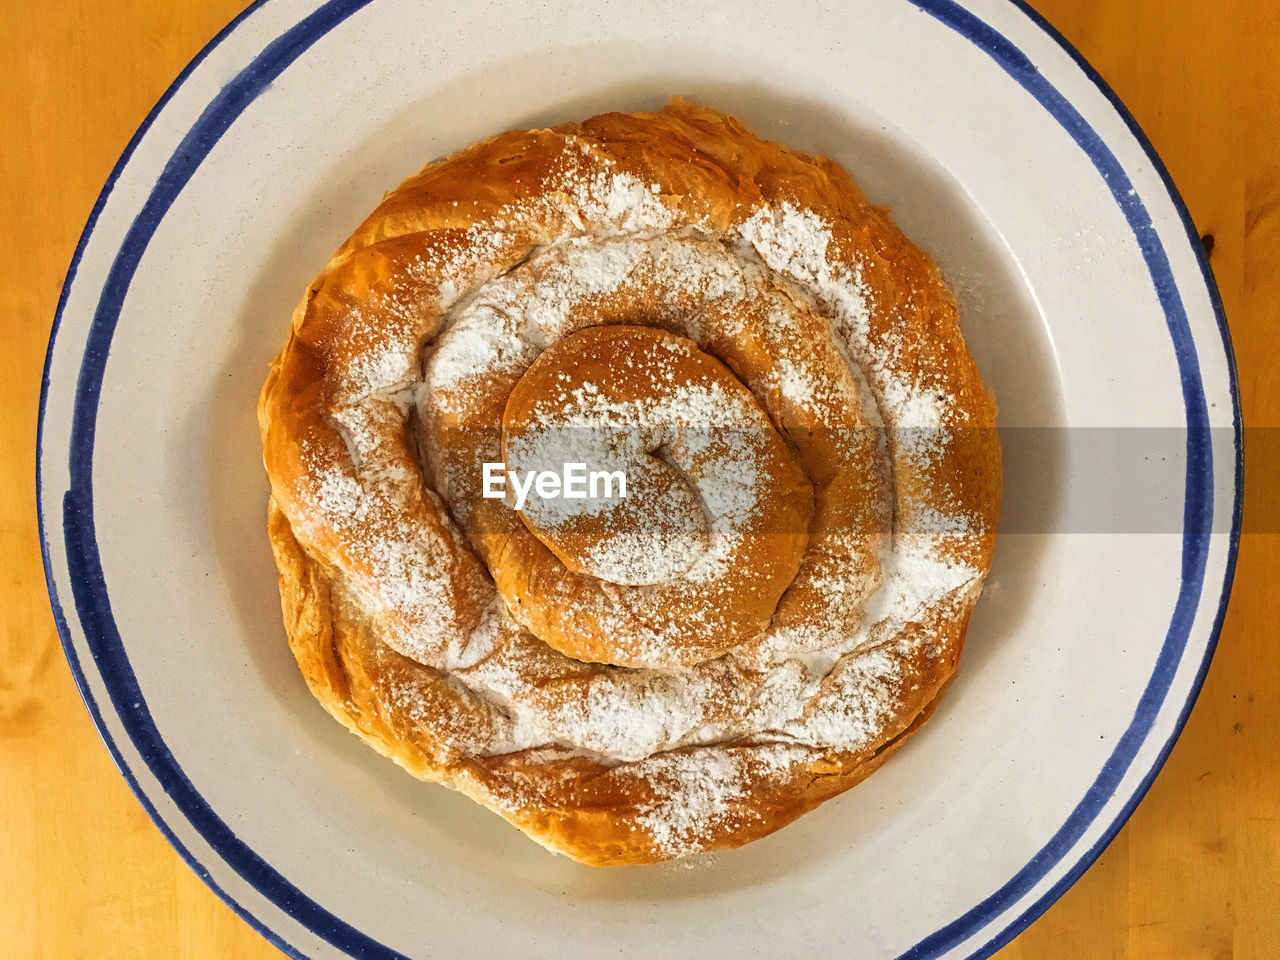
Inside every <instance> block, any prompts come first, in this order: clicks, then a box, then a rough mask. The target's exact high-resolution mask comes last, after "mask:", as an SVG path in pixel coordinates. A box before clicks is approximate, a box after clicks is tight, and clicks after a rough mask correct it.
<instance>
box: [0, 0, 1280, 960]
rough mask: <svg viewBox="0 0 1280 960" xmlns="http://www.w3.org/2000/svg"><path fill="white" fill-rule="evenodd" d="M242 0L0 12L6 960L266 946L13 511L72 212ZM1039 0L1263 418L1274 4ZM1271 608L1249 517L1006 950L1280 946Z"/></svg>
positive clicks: (1277, 262)
mask: <svg viewBox="0 0 1280 960" xmlns="http://www.w3.org/2000/svg"><path fill="white" fill-rule="evenodd" d="M243 2H244V0H81V2H69V0H8V2H6V3H4V4H3V5H2V9H0V58H2V62H3V63H5V64H6V68H5V75H6V78H7V79H6V81H5V86H6V89H5V98H4V104H3V111H2V112H0V200H2V201H3V203H2V205H0V224H2V234H0V235H2V236H3V241H4V242H3V245H2V246H0V344H2V346H0V543H2V544H3V550H4V556H5V562H4V565H3V568H2V569H0V610H2V611H3V616H2V617H0V958H5V960H8V958H48V960H77V958H92V960H110V958H127V960H142V958H157V960H173V958H178V957H181V958H191V960H213V958H218V960H226V958H234V960H250V958H257V957H264V958H269V957H278V956H279V954H278V953H277V952H276V951H275V949H274V948H273V947H271V946H269V945H268V944H267V943H266V941H265V940H263V939H261V937H259V935H258V934H257V933H255V932H254V931H253V930H251V929H250V928H249V927H248V926H247V925H246V924H245V923H244V922H243V921H241V920H240V919H239V918H237V917H236V916H235V915H234V914H232V912H231V911H230V910H229V909H228V908H227V907H226V906H224V905H223V904H222V903H221V902H220V901H219V900H218V899H217V897H215V896H214V895H213V894H212V893H211V892H210V891H209V890H208V889H206V888H205V886H204V885H203V883H201V882H200V880H198V879H197V878H196V876H195V874H193V873H192V872H191V871H190V870H189V869H188V868H187V867H186V866H185V865H184V864H183V863H182V862H181V861H180V860H179V859H178V856H177V855H176V854H175V853H174V851H173V850H172V849H171V848H170V847H169V845H168V844H167V843H166V842H165V841H164V839H163V838H162V837H161V835H160V833H159V831H157V830H156V828H155V827H154V826H152V824H151V823H150V821H149V820H148V819H147V816H146V814H145V813H143V811H142V808H141V807H140V806H139V804H138V802H137V801H136V800H135V799H134V798H133V796H132V794H130V792H129V790H128V788H127V787H126V786H125V783H124V781H123V780H122V779H121V777H120V776H119V774H118V773H117V772H116V770H115V768H114V767H113V766H112V763H111V760H110V758H109V757H108V755H107V751H106V750H105V749H104V748H103V746H102V745H101V743H100V741H99V740H98V737H97V735H96V733H95V731H94V729H93V726H92V724H91V723H90V721H89V717H88V714H87V713H86V712H85V710H84V708H83V706H82V705H81V703H80V698H79V696H78V695H77V693H76V690H75V688H74V686H73V685H72V682H71V675H70V673H69V671H68V669H67V667H66V664H65V662H64V661H63V658H62V653H61V650H60V648H59V644H58V638H57V635H56V633H55V631H54V625H53V620H52V618H51V616H50V613H49V607H48V604H47V601H46V597H45V590H44V578H43V575H42V573H41V566H40V555H39V548H38V540H37V533H36V521H35V514H34V507H33V505H34V502H35V489H34V478H33V457H34V448H35V431H36V405H37V398H38V396H39V392H40V372H41V363H42V360H43V357H44V350H45V343H46V340H47V338H48V333H49V325H50V321H51V320H52V317H53V313H54V308H55V305H56V303H57V299H58V292H59V289H60V287H61V284H62V279H63V275H64V273H65V271H66V268H67V264H68V263H69V261H70V258H71V254H72V251H73V249H74V247H75V244H76V240H77V238H78V236H79V234H80V230H81V228H82V226H83V225H84V222H85V220H86V218H87V217H88V215H89V211H90V209H91V207H92V206H93V202H94V198H95V197H96V196H97V194H98V191H99V189H100V188H101V187H102V184H103V182H104V181H105V179H106V176H107V173H108V171H109V170H110V169H111V166H112V164H114V162H115V160H116V158H117V157H118V156H119V154H120V152H121V150H122V149H123V148H124V146H125V144H126V142H127V141H128V139H129V137H130V136H131V135H132V133H133V131H134V130H135V128H136V127H137V126H138V124H139V123H140V122H141V120H142V119H143V117H144V116H145V115H146V113H147V111H148V110H149V109H150V108H151V106H152V105H153V104H154V103H155V101H156V99H157V98H158V97H159V96H160V94H161V93H162V91H163V90H164V89H165V87H166V86H167V85H168V84H169V83H170V81H172V80H173V78H174V77H175V76H176V75H177V73H178V72H179V70H181V69H182V67H183V66H184V65H185V64H186V63H187V62H188V61H189V60H190V59H191V57H192V56H193V55H194V54H195V53H196V52H197V51H198V50H199V49H200V47H201V46H203V45H204V43H205V42H206V41H208V40H209V39H210V38H211V37H212V36H213V35H214V34H215V33H216V32H217V31H218V30H219V29H220V28H221V27H222V26H223V25H224V24H225V23H226V22H227V21H228V20H230V19H231V18H232V17H233V16H234V15H235V14H236V13H237V12H239V10H240V8H241V7H242V6H243ZM513 2H514V0H513ZM1035 5H1036V6H1037V7H1038V8H1039V9H1040V11H1041V12H1042V13H1043V14H1044V15H1045V16H1046V17H1047V19H1048V20H1049V21H1050V22H1052V23H1053V24H1054V25H1055V26H1056V27H1057V28H1058V29H1059V30H1061V31H1062V32H1063V33H1064V34H1065V35H1066V36H1067V38H1068V39H1069V40H1071V41H1072V42H1073V43H1074V44H1075V45H1076V46H1077V47H1078V48H1079V49H1080V50H1081V51H1082V52H1083V53H1084V55H1085V56H1086V57H1087V58H1088V59H1089V61H1090V62H1091V63H1093V65H1094V66H1095V67H1096V68H1097V69H1098V70H1099V72H1101V74H1102V75H1103V77H1105V78H1106V79H1107V81H1108V82H1109V83H1110V84H1111V85H1112V87H1113V88H1114V89H1115V90H1116V91H1117V92H1118V93H1119V95H1120V97H1121V99H1122V100H1123V101H1124V102H1125V103H1126V104H1127V105H1128V106H1129V108H1130V110H1131V111H1132V112H1133V114H1134V115H1135V116H1136V117H1137V119H1138V121H1139V123H1141V125H1142V126H1143V128H1144V129H1145V130H1146V132H1147V134H1148V135H1149V136H1150V138H1151V140H1152V141H1153V142H1154V144H1155V146H1156V149H1157V150H1158V151H1159V152H1160V154H1161V156H1162V157H1163V158H1164V160H1165V163H1166V164H1167V165H1168V167H1169V169H1170V171H1171V173H1172V174H1173V178H1174V181H1175V182H1176V183H1177V184H1178V186H1179V188H1180V189H1181V191H1182V195H1183V196H1184V197H1185V198H1186V201H1187V204H1188V206H1189V207H1190V209H1191V213H1192V215H1193V216H1194V218H1195V221H1196V224H1197V225H1198V227H1199V229H1200V232H1201V233H1202V234H1207V235H1210V236H1212V237H1213V247H1212V251H1213V253H1212V264H1213V267H1214V271H1215V273H1216V274H1217V278H1218V285H1219V287H1220V288H1221V291H1222V299H1223V301H1224V303H1225V304H1226V310H1227V316H1228V317H1229V318H1230V322H1231V331H1232V336H1233V337H1234V340H1235V348H1236V356H1237V358H1238V360H1239V367H1240V392H1241V399H1242V401H1243V404H1244V416H1245V423H1246V424H1247V425H1249V426H1252V427H1272V428H1280V2H1277V0H1037V2H1036V4H1035ZM1273 449H1274V447H1273ZM1248 472H1249V476H1248V482H1247V485H1246V486H1247V494H1246V507H1245V509H1246V527H1248V525H1249V518H1250V517H1259V516H1260V515H1261V512H1260V511H1259V509H1258V507H1257V505H1258V504H1264V503H1270V502H1271V501H1270V500H1269V498H1274V497H1275V496H1276V495H1277V490H1278V489H1280V478H1278V477H1277V476H1276V472H1275V458H1271V463H1270V464H1268V463H1267V458H1264V457H1255V458H1252V459H1251V460H1250V465H1249V468H1248ZM1268 472H1269V475H1268ZM1265 512H1268V513H1269V514H1270V515H1271V516H1272V517H1273V518H1274V517H1275V516H1276V511H1275V510H1274V509H1270V510H1267V511H1265ZM1278 622H1280V536H1277V535H1275V533H1270V534H1268V533H1249V534H1246V536H1245V537H1244V538H1243V542H1242V543H1241V547H1240V560H1239V567H1238V571H1237V573H1236V584H1235V591H1234V595H1233V597H1232V601H1231V606H1230V610H1229V611H1228V614H1227V619H1226V624H1225V627H1224V629H1223V632H1222V639H1221V643H1220V645H1219V648H1218V653H1217V656H1216V658H1215V659H1214V662H1213V666H1212V668H1211V670H1210V671H1209V676H1208V680H1207V683H1206V685H1205V688H1204V692H1203V693H1202V694H1201V695H1200V700H1199V702H1198V704H1197V705H1196V708H1195V710H1194V712H1193V713H1192V715H1191V719H1190V722H1189V723H1188V725H1187V728H1186V732H1185V733H1184V734H1183V736H1182V738H1181V740H1180V741H1179V743H1178V745H1177V747H1176V749H1175V750H1174V751H1173V754H1172V756H1171V757H1170V759H1169V762H1168V764H1167V766H1166V767H1165V769H1164V771H1163V772H1162V773H1161V774H1160V776H1159V778H1158V779H1157V780H1156V782H1155V785H1154V787H1153V788H1152V790H1151V792H1150V794H1149V795H1148V796H1147V798H1146V799H1145V800H1144V801H1143V803H1142V805H1141V806H1140V807H1139V808H1138V810H1137V812H1136V814H1135V815H1134V816H1133V818H1132V820H1131V821H1130V822H1129V824H1128V825H1127V826H1126V827H1125V828H1124V829H1123V831H1122V832H1121V833H1120V835H1119V836H1118V838H1117V839H1116V840H1115V842H1114V843H1112V844H1111V846H1110V848H1109V849H1108V850H1107V852H1106V853H1105V854H1104V855H1103V857H1102V858H1101V859H1100V860H1099V861H1098V863H1097V864H1095V865H1094V866H1093V867H1092V868H1091V869H1090V870H1089V871H1088V872H1087V873H1086V874H1085V876H1084V877H1083V878H1082V879H1081V880H1080V882H1079V883H1077V884H1076V885H1075V886H1074V887H1073V888H1072V889H1071V890H1070V891H1069V892H1068V893H1067V894H1066V896H1064V897H1063V898H1062V900H1061V901H1059V902H1058V903H1057V904H1056V905H1055V906H1053V907H1052V908H1050V910H1049V911H1048V912H1047V913H1046V914H1045V915H1044V916H1043V917H1042V918H1041V919H1039V920H1038V921H1037V922H1036V923H1035V924H1033V925H1032V926H1031V927H1030V928H1029V929H1028V930H1027V931H1026V932H1025V933H1023V934H1022V936H1021V937H1019V938H1018V939H1017V940H1016V941H1014V942H1013V943H1012V944H1010V945H1009V946H1008V947H1006V948H1005V950H1004V951H1003V952H1002V953H1000V954H999V956H1000V957H1001V958H1002V960H1107V958H1117V960H1121V958H1122V960H1275V958H1278V957H1280V906H1278V903H1280V900H1278V899H1277V898H1278V896H1280V689H1278V687H1280V683H1278V677H1280V670H1278V669H1277V661H1276V644H1275V642H1274V640H1275V637H1276V634H1277V623H1278ZM851 960H856V958H851Z"/></svg>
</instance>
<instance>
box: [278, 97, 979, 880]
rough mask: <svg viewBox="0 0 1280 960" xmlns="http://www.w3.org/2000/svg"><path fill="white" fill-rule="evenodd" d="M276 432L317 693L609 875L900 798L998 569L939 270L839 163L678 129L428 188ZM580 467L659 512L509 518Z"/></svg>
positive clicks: (402, 203) (592, 137)
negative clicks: (490, 472) (882, 782)
mask: <svg viewBox="0 0 1280 960" xmlns="http://www.w3.org/2000/svg"><path fill="white" fill-rule="evenodd" d="M258 409H259V422H260V426H261V431H262V440H263V449H264V458H265V463H266V467H267V471H268V474H269V476H270V480H271V501H270V505H269V512H270V516H269V532H270V537H271V542H272V546H273V548H274V551H275V555H276V560H277V563H278V566H279V569H280V592H281V598H282V602H283V609H284V618H285V624H286V627H287V630H288V634H289V642H290V645H291V647H292V649H293V652H294V654H295V656H296V658H297V660H298V664H299V666H300V667H301V669H302V672H303V674H304V675H305V677H306V680H307V683H308V684H309V685H310V688H311V690H312V691H313V693H314V694H315V696H316V697H317V699H318V700H319V701H320V702H321V703H322V704H323V705H324V706H325V707H326V709H328V711H329V712H330V713H331V714H333V716H335V717H336V718H337V719H338V720H340V721H341V722H342V723H343V724H345V725H346V726H347V727H348V728H349V729H350V730H351V731H353V732H354V733H356V734H358V735H359V736H360V737H362V738H363V739H364V740H366V741H367V742H368V743H369V744H370V745H372V746H373V747H374V748H375V749H377V750H379V751H380V752H382V753H383V754H385V755H386V756H388V757H391V758H392V759H394V760H395V761H396V762H398V763H399V764H400V765H401V766H403V767H404V768H405V769H406V770H408V771H409V772H411V773H413V774H414V775H416V776H418V777H421V778H423V779H426V780H433V781H438V782H441V783H445V784H447V785H449V786H451V787H453V788H455V789H457V790H460V791H462V792H463V793H465V794H466V795H468V796H469V797H471V798H472V799H474V800H476V801H477V802H479V803H482V804H484V805H485V806H487V807H489V808H490V809H492V810H493V811H495V812H497V813H498V814H500V815H501V816H503V817H505V818H506V819H507V820H509V821H510V822H511V823H513V824H515V825H516V826H517V827H519V828H520V829H521V830H523V831H524V832H525V833H527V834H528V835H529V836H531V837H532V838H533V839H535V840H537V841H538V842H540V843H542V844H543V845H544V846H546V847H548V848H550V849H552V850H555V851H559V852H561V853H564V854H567V855H569V856H570V857H573V858H575V859H577V860H580V861H583V862H585V863H591V864H622V863H650V862H656V861H661V860H667V859H671V858H673V857H677V856H682V855H685V854H688V853H692V852H695V851H701V850H712V849H718V848H727V847H734V846H739V845H741V844H744V843H746V842H748V841H751V840H754V839H757V838H759V837H762V836H764V835H766V834H768V833H770V832H772V831H774V830H777V829H778V828H779V827H781V826H783V825H785V824H787V823H788V822H790V821H792V820H794V819H795V818H796V817H798V816H799V815H800V814H802V813H804V812H805V811H807V810H810V809H812V808H813V807H815V806H817V805H818V804H820V803H822V802H823V801H824V800H826V799H828V798H830V797H832V796H834V795H835V794H838V793H840V792H841V791H843V790H846V789H848V788H849V787H850V786H852V785H853V784H855V783H857V782H858V781H859V780H861V779H862V778H863V777H865V776H867V775H868V774H869V773H870V772H871V771H873V770H874V769H876V768H877V767H878V766H879V765H880V764H881V763H883V762H884V761H885V760H886V759H887V758H888V757H889V756H890V755H891V754H892V753H893V752H894V751H895V750H897V749H898V748H899V747H900V746H901V745H902V744H903V742H904V741H905V740H906V739H907V738H908V737H909V736H910V735H911V734H912V733H914V732H915V731H916V730H917V729H919V727H920V725H921V724H922V723H923V721H924V720H925V719H926V718H927V717H928V715H929V714H930V712H931V711H932V710H933V708H934V706H935V704H936V702H937V698H938V696H939V694H940V692H941V691H942V689H943V687H944V685H945V684H946V683H947V681H948V680H949V679H950V677H951V676H952V673H953V671H954V669H955V666H956V661H957V658H958V657H959V655H960V648H961V645H962V642H963V640H964V635H965V630H966V628H967V624H968V620H969V615H970V612H971V611H972V609H973V605H974V603H975V602H976V600H977V597H978V593H979V591H980V589H981V585H982V582H983V578H984V577H985V575H986V572H987V570H988V568H989V566H990V562H991V555H992V550H993V546H994V538H995V526H996V519H997V513H998V506H999V497H1000V452H999V444H998V440H997V438H996V434H995V431H994V420H995V408H994V404H993V402H992V400H991V398H990V397H989V395H988V393H987V391H986V390H985V388H984V386H983V383H982V381H981V379H980V377H979V374H978V371H977V369H976V367H975V365H974V362H973V360H972V358H971V357H970V355H969V353H968V351H967V350H966V348H965V344H964V341H963V338H962V336H961V332H960V328H959V326H958V323H957V315H956V306H955V302H954V300H953V298H952V296H951V295H950V293H949V292H948V290H947V288H946V287H945V285H944V284H943V281H942V279H941V276H940V274H939V271H938V269H937V267H936V266H935V265H934V263H933V262H932V261H931V260H930V259H929V257H928V256H926V255H925V254H924V253H922V252H921V251H920V250H918V249H916V248H915V247H914V246H913V245H912V244H911V243H910V242H909V241H908V240H907V239H906V238H905V237H904V236H903V235H902V234H901V232H900V231H899V230H898V229H897V228H896V227H895V226H894V224H893V223H892V221H891V220H890V218H889V214H888V212H887V211H886V210H884V209H882V208H878V207H875V206H873V205H872V204H870V203H868V202H867V200H866V199H865V198H864V197H863V196H862V194H861V192H860V191H859V190H858V188H857V186H856V185H855V184H854V182H853V181H852V179H851V178H850V177H849V175H848V174H847V173H846V172H845V171H844V170H843V169H842V168H841V167H839V166H838V165H837V164H835V163H834V162H832V161H830V160H828V159H826V158H823V157H810V156H806V155H804V154H801V153H798V152H796V151H793V150H789V149H787V148H785V147H783V146H780V145H778V144H775V143H771V142H768V141H765V140H762V139H760V138H758V137H756V136H755V135H753V134H752V133H750V132H749V131H748V130H746V129H745V128H744V127H743V126H742V125H741V124H740V123H739V122H737V121H736V120H734V119H733V118H732V117H729V116H726V115H724V114H721V113H718V112H716V111H714V110H710V109H707V108H703V107H698V106H693V105H690V104H688V103H685V102H683V101H680V100H676V101H673V102H672V103H671V104H669V105H668V106H667V107H666V108H665V109H663V110H662V111H660V112H657V113H635V114H605V115H602V116H598V117H593V118H591V119H589V120H586V121H583V122H582V123H569V124H564V125H562V126H559V127H555V128H553V129H548V130H527V131H513V132H509V133H503V134H501V135H499V136H496V137H493V138H492V139H489V140H486V141H484V142H482V143H478V144H475V145H473V146H471V147H468V148H467V149H465V150H463V151H461V152H460V153H457V154H455V155H453V156H451V157H449V158H447V159H444V160H441V161H438V162H435V163H432V164H430V165H428V166H427V167H426V168H424V169H423V170H422V171H421V172H420V173H418V174H417V175H415V176H413V177H411V178H409V179H408V180H406V181H405V182H404V183H403V184H401V186H400V187H398V188H397V189H396V190H394V191H393V192H391V193H390V194H388V195H386V197H385V198H384V199H383V201H382V202H381V204H379V205H378V207H377V209H376V210H375V211H374V212H373V213H372V214H371V215H370V216H369V218H368V219H367V220H366V221H365V222H364V223H363V224H361V226H360V227H359V228H358V229H357V230H356V231H355V233H354V234H353V235H352V237H351V238H350V239H349V240H348V241H347V242H346V243H345V244H344V245H343V246H342V248H341V249H340V250H339V251H338V252H337V254H336V255H335V256H334V257H333V259H332V260H331V261H330V262H329V264H328V266H326V268H325V269H324V270H323V271H322V272H321V273H320V275H319V276H318V277H317V279H316V280H315V282H314V283H312V284H311V286H310V288H309V289H308V290H307V292H306V295H305V296H304V297H303V299H302V301H301V302H300V303H299V304H298V307H297V309H296V311H295V312H294V315H293V321H292V326H291V329H290V331H289V336H288V341H287V343H286V344H285V346H284V349H283V350H282V351H281V353H280V355H279V356H278V357H277V358H276V360H275V362H274V363H273V364H272V366H271V370H270V373H269V375H268V378H267V381H266V384H265V385H264V387H263V390H262V394H261V397H260V401H259V408H258ZM571 461H572V462H575V463H579V464H588V465H595V466H600V467H601V469H600V470H599V471H598V472H599V474H600V475H601V476H602V477H604V476H607V475H609V474H612V473H614V472H618V473H622V474H623V475H624V476H625V477H626V478H627V480H628V482H629V483H630V484H631V490H629V491H628V495H627V496H626V497H620V496H619V497H597V498H594V499H591V500H589V501H588V500H582V501H579V502H577V503H574V504H570V501H569V500H568V499H567V498H560V499H557V498H554V497H538V496H533V497H528V498H526V499H525V500H524V502H523V503H522V505H521V507H520V509H516V506H515V498H514V496H513V495H512V492H511V491H510V490H507V491H506V492H505V495H504V496H503V497H502V498H498V497H495V496H486V495H485V494H486V488H485V486H484V484H485V476H486V468H485V464H500V465H501V466H502V467H503V468H504V469H505V470H510V471H513V473H514V474H515V476H514V477H511V478H510V479H512V480H513V482H515V481H518V478H519V476H521V475H523V474H522V473H521V471H526V472H527V471H531V470H534V469H543V468H545V467H546V466H547V465H548V464H550V465H552V466H553V467H554V466H555V465H556V464H557V463H559V465H561V466H563V464H565V463H569V462H571ZM593 472H595V471H593ZM530 475H531V474H530ZM566 476H567V474H566ZM564 482H565V485H566V488H567V486H568V483H569V481H568V480H567V479H566V480H565V481H564ZM567 504H570V506H566V505H567ZM570 507H571V508H570Z"/></svg>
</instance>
